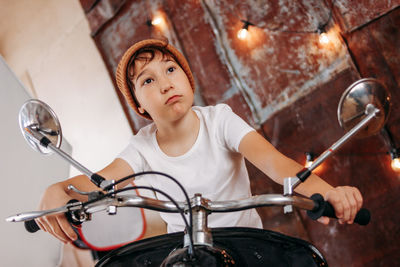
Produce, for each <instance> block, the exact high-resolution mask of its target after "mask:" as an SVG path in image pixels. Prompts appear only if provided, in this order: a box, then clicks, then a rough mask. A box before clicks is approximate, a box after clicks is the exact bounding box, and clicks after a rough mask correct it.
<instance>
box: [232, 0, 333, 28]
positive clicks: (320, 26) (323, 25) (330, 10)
mask: <svg viewBox="0 0 400 267" xmlns="http://www.w3.org/2000/svg"><path fill="white" fill-rule="evenodd" d="M335 2H336V0H332V4H331V6H330V9H329V15H328V19H327V20H326V21H325V22H324V23H321V24H320V25H318V27H317V29H316V30H310V31H303V30H280V29H276V28H269V27H267V26H259V25H257V24H255V23H253V22H250V21H248V20H244V21H247V22H249V23H251V24H250V25H253V26H256V27H257V28H260V29H267V30H268V31H270V32H280V33H298V34H304V33H305V34H309V33H318V31H319V30H320V29H324V28H325V27H326V26H327V25H328V24H329V22H330V20H331V19H332V13H333V6H334V5H335ZM236 16H237V15H236ZM238 18H239V19H240V20H241V21H243V20H242V19H241V18H240V16H238Z"/></svg>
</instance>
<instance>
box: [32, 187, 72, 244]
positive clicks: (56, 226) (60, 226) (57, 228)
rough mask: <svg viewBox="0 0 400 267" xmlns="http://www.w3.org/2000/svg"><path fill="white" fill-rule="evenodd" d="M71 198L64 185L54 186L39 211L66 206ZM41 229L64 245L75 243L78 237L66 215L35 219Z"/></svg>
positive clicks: (48, 189) (45, 194) (46, 192)
mask: <svg viewBox="0 0 400 267" xmlns="http://www.w3.org/2000/svg"><path fill="white" fill-rule="evenodd" d="M70 200H71V197H70V196H69V195H68V194H67V193H66V192H65V191H64V189H63V186H62V184H60V183H57V184H53V185H51V186H50V187H48V188H47V190H46V191H45V192H44V194H43V196H42V199H41V201H40V205H39V209H40V210H48V209H54V208H58V207H61V206H63V205H66V204H67V202H68V201H70ZM35 221H36V223H37V224H38V225H39V227H40V228H41V229H42V230H43V231H46V232H48V233H50V234H52V235H53V236H55V237H56V238H58V239H59V240H60V241H62V242H64V243H68V242H72V241H75V240H76V239H77V238H78V236H77V234H76V233H75V231H74V230H73V229H72V226H71V224H70V223H69V222H68V221H67V218H66V217H65V215H64V214H58V215H50V216H44V217H40V218H37V219H35Z"/></svg>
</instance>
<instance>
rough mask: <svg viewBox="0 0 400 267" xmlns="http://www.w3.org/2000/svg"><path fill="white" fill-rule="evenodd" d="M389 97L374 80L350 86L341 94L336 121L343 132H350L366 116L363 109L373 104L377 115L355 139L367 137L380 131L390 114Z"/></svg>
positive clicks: (383, 88) (362, 80)
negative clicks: (377, 111) (377, 110)
mask: <svg viewBox="0 0 400 267" xmlns="http://www.w3.org/2000/svg"><path fill="white" fill-rule="evenodd" d="M390 101H391V97H390V93H389V91H388V90H387V89H386V87H385V86H384V85H383V84H382V83H381V82H379V81H378V80H376V79H373V78H365V79H361V80H358V81H357V82H355V83H353V84H352V85H350V86H349V87H348V88H347V89H346V91H345V92H344V93H343V95H342V97H341V98H340V101H339V106H338V110H337V113H338V120H339V124H340V126H341V127H342V128H343V129H344V130H345V131H349V130H351V129H352V128H353V127H354V126H355V125H357V124H358V123H359V122H360V121H361V120H362V119H364V118H365V117H366V116H367V115H366V114H365V109H366V106H367V105H368V104H373V105H374V106H375V108H377V109H379V113H378V114H377V116H376V117H375V119H372V120H371V121H370V122H369V124H368V125H367V126H366V127H364V129H361V130H360V131H359V132H358V133H357V135H356V136H357V137H360V138H362V137H367V136H371V135H374V134H376V133H378V132H379V131H380V129H381V128H382V127H383V126H384V125H385V123H386V121H387V118H388V117H389V113H390V105H391V102H390Z"/></svg>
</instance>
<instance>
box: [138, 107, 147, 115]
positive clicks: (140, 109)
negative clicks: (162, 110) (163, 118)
mask: <svg viewBox="0 0 400 267" xmlns="http://www.w3.org/2000/svg"><path fill="white" fill-rule="evenodd" d="M138 110H139V112H140V113H141V114H144V113H145V112H146V111H145V110H144V108H142V107H138Z"/></svg>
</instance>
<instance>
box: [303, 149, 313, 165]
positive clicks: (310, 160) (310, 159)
mask: <svg viewBox="0 0 400 267" xmlns="http://www.w3.org/2000/svg"><path fill="white" fill-rule="evenodd" d="M313 162H314V155H313V153H311V152H306V163H305V164H304V167H306V168H309V167H311V165H312V164H313Z"/></svg>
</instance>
